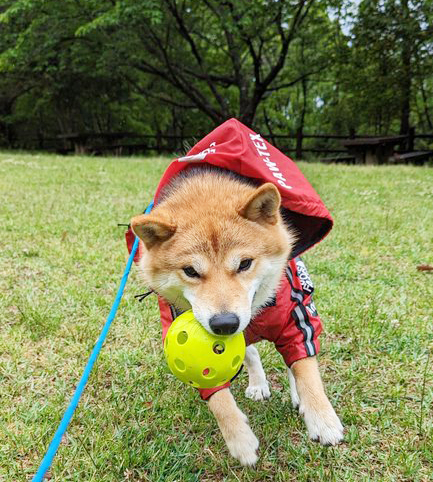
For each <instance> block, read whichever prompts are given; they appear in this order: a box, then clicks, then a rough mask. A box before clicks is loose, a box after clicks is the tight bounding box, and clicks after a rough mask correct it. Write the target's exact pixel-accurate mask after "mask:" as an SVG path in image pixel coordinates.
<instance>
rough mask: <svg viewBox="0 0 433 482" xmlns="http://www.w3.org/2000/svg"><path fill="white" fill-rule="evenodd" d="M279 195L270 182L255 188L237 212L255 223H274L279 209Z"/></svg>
mask: <svg viewBox="0 0 433 482" xmlns="http://www.w3.org/2000/svg"><path fill="white" fill-rule="evenodd" d="M280 204H281V196H280V193H279V192H278V189H277V188H276V187H275V186H274V185H273V184H272V183H270V182H267V183H266V184H263V185H262V186H260V187H259V188H257V189H256V190H255V191H254V192H253V193H252V194H251V195H250V197H249V198H248V199H247V202H246V203H245V205H244V206H243V207H242V208H241V209H240V210H239V211H238V212H239V214H240V215H241V216H242V217H244V218H246V219H249V220H250V221H255V222H257V223H267V224H276V223H277V221H278V216H277V214H278V211H279V209H280Z"/></svg>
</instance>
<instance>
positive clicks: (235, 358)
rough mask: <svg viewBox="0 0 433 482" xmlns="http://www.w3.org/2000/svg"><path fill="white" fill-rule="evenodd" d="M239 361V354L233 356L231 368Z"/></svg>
mask: <svg viewBox="0 0 433 482" xmlns="http://www.w3.org/2000/svg"><path fill="white" fill-rule="evenodd" d="M240 361H241V357H240V356H239V355H238V356H235V357H234V358H233V361H232V368H235V367H236V366H237V365H239V362H240Z"/></svg>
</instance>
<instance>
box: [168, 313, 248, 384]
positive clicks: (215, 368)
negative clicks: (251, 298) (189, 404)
mask: <svg viewBox="0 0 433 482" xmlns="http://www.w3.org/2000/svg"><path fill="white" fill-rule="evenodd" d="M164 353H165V358H166V360H167V364H168V366H169V368H170V370H171V371H172V373H173V374H174V375H175V376H176V377H177V378H179V379H180V380H182V381H183V382H185V383H187V384H188V385H191V386H192V387H196V388H213V387H219V386H221V385H224V383H226V382H228V381H230V380H231V379H232V378H233V377H234V376H235V375H236V373H237V372H238V371H239V369H240V367H241V365H242V362H243V361H244V358H245V338H244V335H243V333H239V334H237V335H230V336H221V335H211V334H210V333H208V332H207V331H206V330H205V329H204V328H203V326H202V325H201V324H200V323H199V322H198V321H197V320H196V319H195V318H194V315H193V313H192V310H188V311H186V312H185V313H183V314H182V315H180V316H178V317H177V318H176V319H175V320H174V321H173V323H172V324H171V325H170V328H169V329H168V331H167V336H166V337H165V340H164Z"/></svg>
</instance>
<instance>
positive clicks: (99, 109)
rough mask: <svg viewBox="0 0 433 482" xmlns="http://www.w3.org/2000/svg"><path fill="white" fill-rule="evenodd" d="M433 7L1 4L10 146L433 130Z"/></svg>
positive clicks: (3, 133)
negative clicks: (251, 132)
mask: <svg viewBox="0 0 433 482" xmlns="http://www.w3.org/2000/svg"><path fill="white" fill-rule="evenodd" d="M432 19H433V14H432V2H431V0H429V1H421V0H416V1H413V2H408V0H384V1H382V2H378V1H376V0H363V1H361V2H360V3H359V4H358V3H356V4H354V2H351V1H349V0H326V1H324V2H314V1H307V0H297V1H295V2H287V1H285V0H278V1H270V0H261V1H254V2H251V1H249V0H231V1H228V2H219V1H217V0H199V1H195V0H194V1H193V0H182V1H181V0H162V1H156V0H117V1H110V0H89V1H83V0H78V1H75V0H65V1H62V2H58V1H56V0H0V27H1V36H0V144H4V145H26V141H25V138H26V137H30V138H36V137H38V138H49V137H54V136H56V135H57V134H65V133H71V132H103V131H135V132H138V133H143V134H146V133H160V134H161V133H166V134H169V133H172V134H186V133H190V134H196V133H197V130H199V131H200V132H205V131H207V130H209V129H210V128H212V127H213V126H214V125H215V124H217V123H220V122H222V121H223V120H225V119H227V118H228V117H231V116H236V117H238V118H239V119H240V120H242V121H243V122H245V123H247V124H250V125H254V126H255V127H256V128H261V129H263V130H271V131H276V132H282V133H288V132H294V131H295V130H296V129H298V128H303V129H304V128H305V129H306V130H308V131H310V132H321V133H323V132H335V133H344V134H347V133H348V131H349V130H350V129H356V130H357V131H358V132H359V131H362V132H365V133H379V132H383V133H385V132H390V133H392V132H397V131H398V130H403V131H405V130H407V127H408V125H414V126H417V127H419V128H420V129H422V130H429V129H431V128H433V125H432V117H433V112H432V111H433V106H432V103H431V102H432V101H431V99H432V98H433V87H432V82H433V78H432V72H433V61H432V58H433V56H432V55H431V53H432V49H433V45H432V38H433V32H432V27H431V25H432Z"/></svg>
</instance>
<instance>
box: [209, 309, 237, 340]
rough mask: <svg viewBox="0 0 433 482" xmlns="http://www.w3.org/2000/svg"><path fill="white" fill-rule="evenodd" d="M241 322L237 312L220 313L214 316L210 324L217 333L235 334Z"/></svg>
mask: <svg viewBox="0 0 433 482" xmlns="http://www.w3.org/2000/svg"><path fill="white" fill-rule="evenodd" d="M239 322H240V320H239V317H238V315H236V314H235V313H220V314H219V315H213V316H212V318H211V319H210V320H209V326H210V329H211V330H212V331H213V332H214V333H215V334H216V335H233V333H235V332H236V330H237V329H238V328H239Z"/></svg>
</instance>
